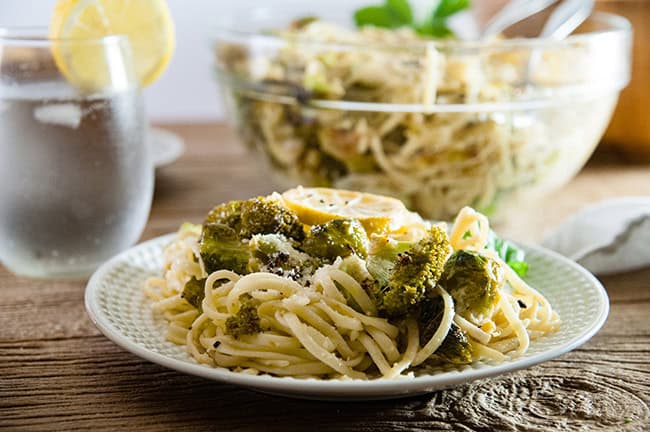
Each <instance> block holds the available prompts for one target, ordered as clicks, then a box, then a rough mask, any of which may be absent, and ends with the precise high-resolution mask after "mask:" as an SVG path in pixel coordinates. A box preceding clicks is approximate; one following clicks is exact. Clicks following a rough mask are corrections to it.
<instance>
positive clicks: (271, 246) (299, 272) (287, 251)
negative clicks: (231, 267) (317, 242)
mask: <svg viewBox="0 0 650 432" xmlns="http://www.w3.org/2000/svg"><path fill="white" fill-rule="evenodd" d="M249 246H250V249H251V253H252V256H253V259H252V260H251V261H250V263H249V268H251V270H253V271H266V272H269V273H275V274H278V275H282V276H285V277H288V278H291V279H293V280H298V279H300V278H301V277H302V276H305V275H311V274H312V273H313V272H314V271H315V270H316V269H317V268H318V267H320V266H321V262H320V261H319V260H318V259H317V258H314V257H311V256H310V255H307V254H306V253H304V252H301V251H299V250H297V249H296V248H294V247H293V245H292V243H291V241H290V240H289V239H287V238H286V237H285V236H283V235H282V234H258V235H255V236H253V237H252V238H251V240H250V242H249Z"/></svg>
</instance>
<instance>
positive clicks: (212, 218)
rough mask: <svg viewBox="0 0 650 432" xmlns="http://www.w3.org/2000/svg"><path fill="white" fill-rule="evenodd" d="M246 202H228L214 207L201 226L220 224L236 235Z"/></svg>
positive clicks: (239, 228)
mask: <svg viewBox="0 0 650 432" xmlns="http://www.w3.org/2000/svg"><path fill="white" fill-rule="evenodd" d="M245 202H246V201H230V202H227V203H223V204H219V205H217V206H215V207H214V208H213V209H212V210H210V213H208V216H207V217H206V218H205V221H204V222H203V225H206V224H215V223H216V224H222V225H226V226H229V227H230V228H232V229H233V230H234V231H235V232H236V233H237V234H239V231H240V230H241V213H242V207H243V205H244V203H245Z"/></svg>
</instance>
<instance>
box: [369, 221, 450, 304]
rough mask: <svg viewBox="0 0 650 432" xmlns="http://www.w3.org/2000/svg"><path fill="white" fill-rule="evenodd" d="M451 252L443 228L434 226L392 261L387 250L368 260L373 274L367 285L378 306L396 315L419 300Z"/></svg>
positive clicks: (422, 297) (437, 277) (438, 274)
mask: <svg viewBox="0 0 650 432" xmlns="http://www.w3.org/2000/svg"><path fill="white" fill-rule="evenodd" d="M449 252H450V245H449V241H448V239H447V234H446V232H445V231H444V230H443V229H442V228H441V227H438V226H434V227H432V228H431V230H430V231H429V233H428V235H426V236H425V237H424V238H423V239H421V240H420V241H419V242H417V243H415V244H414V245H412V246H411V247H410V248H409V249H407V250H405V251H404V252H400V253H398V254H397V255H396V258H395V260H394V261H391V260H390V259H389V258H388V256H389V255H390V253H389V252H386V253H385V255H384V256H382V257H381V258H379V259H372V257H371V259H370V260H369V265H368V270H369V271H370V273H371V274H372V275H373V278H374V283H372V284H371V285H370V287H368V288H370V291H371V294H372V295H373V296H374V298H375V302H376V304H377V309H378V310H379V311H380V312H381V313H382V314H383V315H385V316H388V317H399V316H403V315H405V314H407V313H408V312H409V310H412V309H413V308H414V307H416V306H417V305H418V303H419V302H421V301H422V300H423V299H424V297H425V294H426V293H427V291H428V290H430V289H432V288H433V287H435V285H436V283H437V282H438V279H439V278H440V275H441V274H442V271H443V266H444V263H445V260H446V259H447V256H448V255H449Z"/></svg>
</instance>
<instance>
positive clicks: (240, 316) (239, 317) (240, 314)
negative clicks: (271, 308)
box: [226, 298, 262, 339]
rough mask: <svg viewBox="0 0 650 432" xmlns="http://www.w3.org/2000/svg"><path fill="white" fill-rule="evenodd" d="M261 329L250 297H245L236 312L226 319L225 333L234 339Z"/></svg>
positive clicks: (255, 308)
mask: <svg viewBox="0 0 650 432" xmlns="http://www.w3.org/2000/svg"><path fill="white" fill-rule="evenodd" d="M261 331H262V327H261V325H260V316H259V314H258V313H257V306H255V304H254V303H253V300H252V299H250V298H249V299H246V300H245V301H244V302H243V303H242V305H241V307H240V308H239V310H238V311H237V313H236V314H235V315H232V316H230V317H228V319H226V334H229V335H231V336H232V337H234V338H235V339H237V338H238V337H239V336H243V335H252V334H255V333H259V332H261Z"/></svg>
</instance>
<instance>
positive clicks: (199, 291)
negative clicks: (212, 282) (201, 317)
mask: <svg viewBox="0 0 650 432" xmlns="http://www.w3.org/2000/svg"><path fill="white" fill-rule="evenodd" d="M204 286H205V279H197V278H196V277H194V276H192V278H191V279H190V280H188V281H187V282H186V283H185V286H184V287H183V292H182V293H181V298H184V299H185V300H186V301H187V302H188V303H189V304H191V305H192V306H194V307H195V308H197V309H198V310H201V309H202V307H201V303H202V302H203V297H205V290H204Z"/></svg>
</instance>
